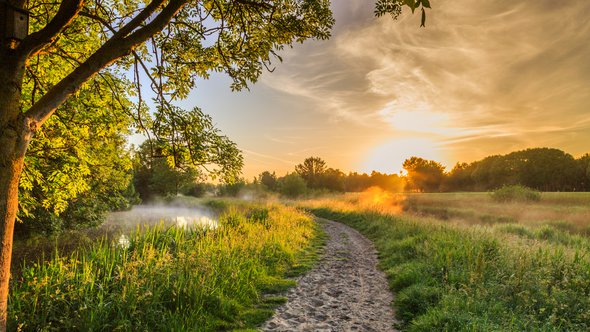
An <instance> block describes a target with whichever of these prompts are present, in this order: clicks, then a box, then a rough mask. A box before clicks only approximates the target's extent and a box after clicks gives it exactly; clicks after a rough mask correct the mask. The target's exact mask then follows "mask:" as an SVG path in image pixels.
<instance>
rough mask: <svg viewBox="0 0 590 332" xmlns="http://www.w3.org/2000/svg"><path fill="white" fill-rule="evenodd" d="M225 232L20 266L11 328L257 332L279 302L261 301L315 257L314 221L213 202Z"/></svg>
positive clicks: (157, 231)
mask: <svg viewBox="0 0 590 332" xmlns="http://www.w3.org/2000/svg"><path fill="white" fill-rule="evenodd" d="M214 204H217V205H218V208H219V209H220V210H222V211H223V212H222V215H221V217H220V224H221V226H220V227H218V228H217V229H215V230H212V229H202V228H193V229H182V228H176V227H167V226H164V225H159V226H155V227H150V228H142V229H137V230H136V231H135V232H134V233H133V234H131V235H130V236H129V238H128V242H124V243H121V244H118V243H116V242H115V243H113V242H111V241H107V240H103V241H100V242H98V243H95V244H93V245H91V246H89V247H88V248H86V249H81V250H78V251H75V252H74V253H71V254H68V255H66V256H60V255H59V254H58V253H56V254H55V256H54V257H53V258H52V259H51V260H50V261H48V262H44V263H37V264H32V265H30V266H28V267H25V268H23V270H22V273H21V276H20V277H19V278H18V279H16V280H13V282H12V284H11V293H10V299H9V315H10V317H9V328H10V329H11V330H27V331H30V330H43V331H53V330H56V331H121V330H123V331H218V330H227V329H246V328H253V327H255V326H256V325H257V324H259V323H261V322H262V321H264V320H265V319H267V318H268V317H269V316H270V315H271V314H272V310H271V309H272V307H273V306H274V305H276V304H277V303H280V302H281V301H284V299H282V298H280V297H277V296H274V297H269V296H264V295H263V294H264V293H269V292H272V291H276V290H281V289H284V288H285V287H288V286H290V285H292V284H293V282H292V281H290V280H286V279H284V278H285V276H287V275H289V274H290V273H293V272H296V271H298V270H301V268H303V267H306V266H308V265H309V264H310V262H311V260H312V259H313V252H314V250H315V249H314V244H317V241H318V239H319V237H318V234H319V233H318V232H319V230H318V229H317V226H315V223H314V222H313V220H312V219H311V218H310V217H309V216H307V215H305V214H302V213H301V212H298V211H297V210H295V209H293V208H288V207H284V206H280V205H252V204H241V205H236V204H227V203H214Z"/></svg>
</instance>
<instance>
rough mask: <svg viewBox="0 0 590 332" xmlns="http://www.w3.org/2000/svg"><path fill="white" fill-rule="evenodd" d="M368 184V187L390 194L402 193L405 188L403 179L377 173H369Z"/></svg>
mask: <svg viewBox="0 0 590 332" xmlns="http://www.w3.org/2000/svg"><path fill="white" fill-rule="evenodd" d="M369 183H370V186H377V187H380V188H381V189H383V190H387V191H391V192H402V191H404V189H405V187H406V182H405V181H404V179H402V178H401V177H400V176H398V175H397V174H385V173H380V172H377V171H373V172H371V177H370V178H369Z"/></svg>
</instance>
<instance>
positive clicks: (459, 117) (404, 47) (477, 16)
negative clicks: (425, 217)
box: [264, 0, 590, 157]
mask: <svg viewBox="0 0 590 332" xmlns="http://www.w3.org/2000/svg"><path fill="white" fill-rule="evenodd" d="M433 5H434V6H435V8H433V9H432V10H429V11H428V17H427V28H425V29H420V28H419V27H418V26H419V17H418V16H419V15H410V14H406V15H404V16H403V18H401V19H400V21H392V20H390V19H388V18H381V19H374V18H370V19H369V18H368V16H367V14H366V10H370V8H368V7H367V6H366V5H362V4H361V3H360V2H359V1H353V2H352V3H351V4H348V3H347V2H338V3H337V4H335V13H336V14H338V15H341V16H342V17H343V18H344V21H341V22H343V23H341V25H338V26H337V29H336V30H335V34H334V36H333V38H332V39H331V40H329V41H325V42H317V43H309V44H306V45H303V46H302V47H297V48H295V49H293V50H292V51H291V52H292V54H289V56H288V57H287V59H290V60H289V62H288V63H285V64H284V65H283V66H281V67H280V68H279V69H280V70H278V72H277V73H276V75H270V76H267V77H265V80H264V81H265V83H266V84H267V85H268V86H270V87H273V88H274V89H277V90H280V91H282V92H284V93H288V94H292V95H294V96H299V97H302V98H304V99H305V100H307V102H308V103H309V106H308V107H309V108H312V109H314V110H315V111H316V112H318V113H323V114H329V115H330V116H331V117H332V120H333V121H349V122H355V123H358V124H359V125H362V126H365V127H367V128H371V127H388V128H390V129H391V130H392V131H393V132H394V133H395V135H394V136H400V135H402V136H403V135H406V136H408V137H409V136H412V135H414V136H416V137H417V136H428V137H435V138H436V140H437V141H438V142H439V143H440V144H441V148H447V149H448V148H454V149H456V151H464V154H469V151H472V152H471V153H470V154H471V155H478V157H481V156H485V155H487V154H489V152H481V149H483V148H482V147H478V148H477V149H475V148H474V146H476V145H477V144H476V143H479V144H481V143H485V144H486V145H487V150H488V151H497V150H502V149H504V150H505V149H506V148H507V147H510V148H512V147H514V148H515V149H518V148H522V147H527V146H529V145H531V144H533V145H535V146H543V145H554V146H555V145H556V146H558V147H561V148H564V149H567V148H568V147H572V148H574V149H581V148H582V147H581V145H580V144H578V143H577V142H578V141H580V140H585V141H588V140H590V112H589V111H590V109H589V108H588V105H590V61H588V59H590V46H589V45H590V43H588V40H590V20H588V19H587V18H588V17H590V2H588V1H586V0H564V1H559V2H555V1H548V0H540V1H529V2H514V1H512V0H481V1H478V2H477V3H474V2H473V1H468V0H453V1H451V0H447V1H442V0H441V1H438V2H436V4H435V3H433ZM361 11H362V13H364V14H362V15H361V14H360V13H361ZM353 14H354V15H358V17H359V18H358V20H356V21H355V20H354V19H353V17H354V15H353ZM370 15H371V13H369V16H370ZM336 19H337V22H339V21H338V19H339V18H338V16H337V17H336ZM566 134H567V135H566ZM564 135H565V136H564ZM564 137H567V139H566V138H564ZM468 142H473V144H471V143H468ZM505 152H507V151H505ZM573 152H574V153H577V152H578V151H573Z"/></svg>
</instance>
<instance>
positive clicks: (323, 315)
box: [262, 220, 396, 332]
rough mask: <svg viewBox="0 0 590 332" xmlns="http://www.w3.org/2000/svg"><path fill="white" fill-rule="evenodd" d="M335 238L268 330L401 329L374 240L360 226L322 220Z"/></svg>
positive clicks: (270, 323)
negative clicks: (396, 326)
mask: <svg viewBox="0 0 590 332" xmlns="http://www.w3.org/2000/svg"><path fill="white" fill-rule="evenodd" d="M321 222H322V225H323V227H324V230H325V231H326V233H327V235H328V237H329V239H328V241H327V244H326V247H325V252H324V254H323V256H322V258H321V259H320V261H319V262H318V264H317V265H316V267H315V268H314V269H313V270H311V271H310V272H309V273H308V274H306V275H304V276H302V277H300V278H299V279H298V280H297V284H298V285H297V286H296V287H295V288H293V289H291V290H290V291H289V293H288V295H287V297H288V301H287V303H286V304H285V305H283V306H281V307H280V308H278V310H277V312H276V314H275V315H274V317H273V318H272V319H271V320H269V321H268V322H266V324H265V325H264V326H263V327H262V329H263V330H264V331H314V332H315V331H379V332H386V331H396V330H395V329H394V328H393V325H394V324H395V322H396V321H395V318H394V312H393V309H392V308H391V302H392V300H393V296H392V294H391V293H390V291H389V289H388V287H387V280H386V277H385V274H384V273H383V272H382V271H380V270H379V269H378V268H377V262H378V261H377V252H376V251H375V248H374V246H373V244H372V243H371V242H370V241H369V240H368V239H366V238H365V237H364V236H362V235H361V234H360V233H358V232H357V231H356V230H354V229H352V228H350V227H348V226H346V225H343V224H341V223H337V222H334V221H330V220H322V221H321Z"/></svg>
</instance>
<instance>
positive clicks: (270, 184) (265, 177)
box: [258, 171, 278, 191]
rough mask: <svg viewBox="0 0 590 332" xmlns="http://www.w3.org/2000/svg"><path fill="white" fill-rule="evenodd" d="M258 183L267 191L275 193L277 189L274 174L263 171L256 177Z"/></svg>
mask: <svg viewBox="0 0 590 332" xmlns="http://www.w3.org/2000/svg"><path fill="white" fill-rule="evenodd" d="M258 182H260V184H262V185H264V186H265V187H266V188H267V189H268V190H272V191H275V190H276V189H277V184H278V182H277V175H276V174H275V172H272V173H271V172H269V171H264V172H262V173H260V175H259V176H258Z"/></svg>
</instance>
